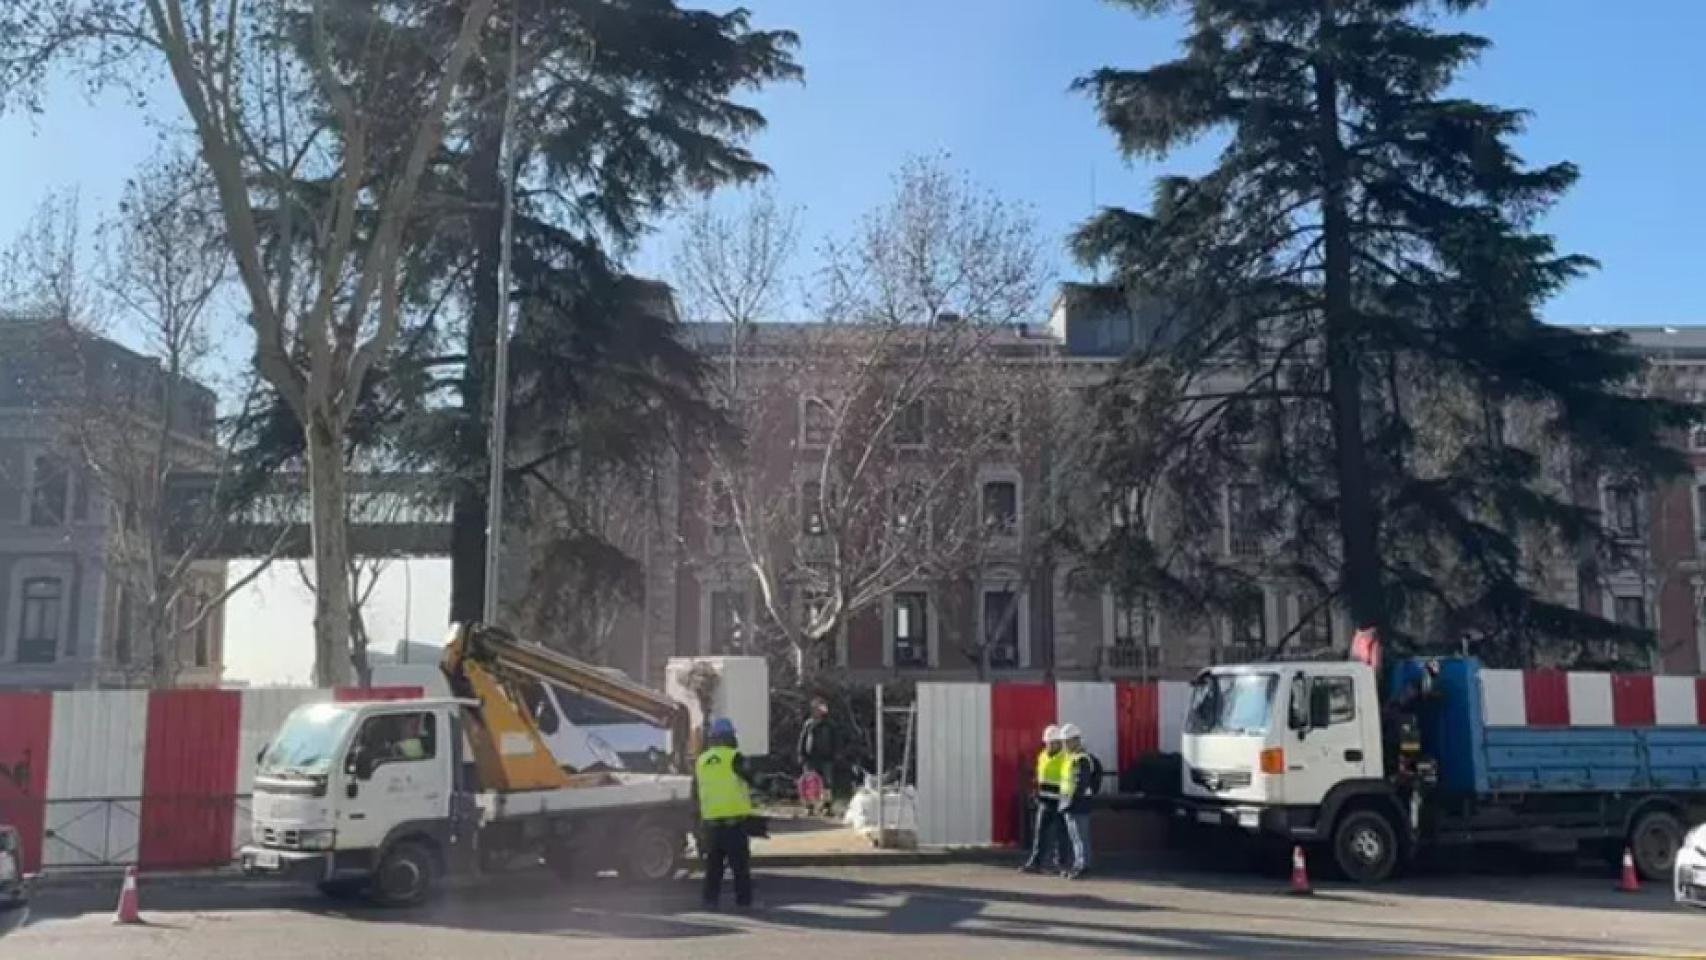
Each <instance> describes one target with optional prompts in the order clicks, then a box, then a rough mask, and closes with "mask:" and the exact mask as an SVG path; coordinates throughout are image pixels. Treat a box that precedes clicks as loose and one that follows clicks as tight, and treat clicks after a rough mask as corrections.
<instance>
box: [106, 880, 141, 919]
mask: <svg viewBox="0 0 1706 960" xmlns="http://www.w3.org/2000/svg"><path fill="white" fill-rule="evenodd" d="M138 911H139V906H138V904H137V902H136V868H135V867H126V868H124V887H123V889H121V890H120V891H119V894H118V910H117V911H115V912H114V913H113V922H114V923H141V922H142V914H141V913H140V912H138Z"/></svg>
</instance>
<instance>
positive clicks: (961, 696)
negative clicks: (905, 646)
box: [918, 683, 994, 847]
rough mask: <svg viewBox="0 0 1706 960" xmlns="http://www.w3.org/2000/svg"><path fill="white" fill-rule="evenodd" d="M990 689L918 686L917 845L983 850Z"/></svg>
mask: <svg viewBox="0 0 1706 960" xmlns="http://www.w3.org/2000/svg"><path fill="white" fill-rule="evenodd" d="M989 738H990V699H989V685H988V684H984V683H921V684H919V685H918V842H919V843H920V844H923V845H926V846H933V847H970V846H985V845H987V844H989V843H990V842H991V840H992V839H993V837H994V823H993V815H992V812H991V809H990V804H991V802H992V801H991V793H992V789H993V784H992V777H993V771H992V770H991V762H990V739H989Z"/></svg>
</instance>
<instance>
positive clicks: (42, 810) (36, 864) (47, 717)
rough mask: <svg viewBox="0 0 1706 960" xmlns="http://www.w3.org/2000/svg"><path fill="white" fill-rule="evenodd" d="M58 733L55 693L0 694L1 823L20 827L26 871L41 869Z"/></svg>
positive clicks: (32, 871) (33, 871) (31, 871)
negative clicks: (51, 754) (50, 764)
mask: <svg viewBox="0 0 1706 960" xmlns="http://www.w3.org/2000/svg"><path fill="white" fill-rule="evenodd" d="M52 731H53V694H51V693H8V694H4V695H0V823H6V824H10V825H12V826H13V827H16V828H17V830H18V833H19V835H20V837H21V838H22V840H23V855H24V863H23V867H24V872H25V873H35V872H36V871H37V870H40V869H41V844H42V832H43V830H44V829H45V827H46V819H47V758H48V752H49V750H50V749H51V745H52V739H51V738H52V736H53V732H52Z"/></svg>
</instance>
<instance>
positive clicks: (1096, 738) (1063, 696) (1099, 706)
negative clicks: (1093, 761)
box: [1054, 683, 1120, 773]
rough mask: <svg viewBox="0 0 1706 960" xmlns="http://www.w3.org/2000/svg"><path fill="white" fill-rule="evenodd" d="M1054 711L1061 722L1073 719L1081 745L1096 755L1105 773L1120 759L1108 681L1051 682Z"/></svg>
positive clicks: (1113, 701) (1115, 714)
mask: <svg viewBox="0 0 1706 960" xmlns="http://www.w3.org/2000/svg"><path fill="white" fill-rule="evenodd" d="M1054 696H1055V703H1056V707H1055V713H1056V714H1057V715H1059V717H1060V722H1061V723H1073V724H1077V725H1078V729H1080V730H1082V731H1083V732H1084V749H1086V750H1088V751H1090V752H1091V753H1093V754H1095V755H1096V758H1097V759H1099V760H1101V761H1102V766H1103V767H1104V768H1105V769H1106V770H1107V772H1109V773H1114V772H1115V771H1116V769H1117V767H1118V766H1119V759H1120V728H1119V707H1118V705H1117V703H1116V701H1117V699H1118V698H1117V696H1116V695H1115V693H1114V685H1113V684H1111V683H1059V684H1056V685H1055V691H1054Z"/></svg>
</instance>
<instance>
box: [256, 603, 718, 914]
mask: <svg viewBox="0 0 1706 960" xmlns="http://www.w3.org/2000/svg"><path fill="white" fill-rule="evenodd" d="M440 669H441V671H442V673H443V676H444V679H445V682H446V684H447V686H448V689H449V691H450V694H451V695H450V696H449V697H434V698H430V699H418V700H398V701H386V702H367V703H316V704H309V705H305V706H302V707H299V708H297V709H296V710H295V711H293V712H292V713H291V714H290V716H289V717H288V718H287V719H286V720H285V722H284V724H283V726H282V727H281V728H280V729H279V731H278V733H277V734H276V735H275V736H274V737H273V739H272V741H271V743H270V744H268V746H267V747H266V748H265V749H263V750H262V751H261V754H260V756H259V757H258V758H257V763H258V767H257V771H256V776H255V786H254V793H253V802H252V807H253V814H252V820H253V828H252V839H251V842H250V843H249V844H247V845H245V846H244V847H243V848H242V850H241V851H240V853H239V863H240V865H241V867H242V869H243V870H244V872H246V873H249V874H252V875H262V876H269V877H277V878H294V879H300V880H304V881H309V882H313V883H315V884H317V885H318V886H319V888H320V890H321V891H322V892H324V893H326V894H327V895H329V896H334V897H347V896H355V895H362V894H365V895H367V896H370V897H371V898H373V899H374V900H377V901H378V902H381V903H385V904H392V905H404V904H412V903H417V902H419V901H421V900H423V899H425V898H426V897H427V896H428V895H430V893H431V892H432V891H433V889H434V887H435V886H436V885H437V884H438V882H439V881H440V879H442V878H443V877H445V876H446V875H450V874H459V873H475V874H479V873H490V872H494V871H501V870H504V869H506V868H508V867H509V866H511V865H513V864H516V863H518V862H531V863H538V862H540V861H543V862H544V863H545V864H546V865H547V866H549V867H550V868H551V869H552V870H553V871H554V872H555V873H556V874H557V875H558V876H560V877H562V878H564V879H569V878H573V877H580V876H591V875H593V874H595V873H597V872H600V871H603V870H612V869H613V870H615V871H617V872H618V873H620V874H621V875H622V877H623V878H624V879H628V880H636V881H657V880H662V879H667V878H668V877H671V876H673V875H674V874H675V872H676V870H677V868H678V867H679V865H680V864H681V861H682V857H683V854H684V853H685V850H686V843H687V839H688V837H689V835H690V833H691V831H692V829H693V826H694V810H693V807H692V777H691V776H690V774H689V772H688V770H689V767H688V750H689V740H690V736H691V733H692V731H691V730H690V716H692V715H693V714H694V713H696V712H699V711H696V710H692V709H690V705H688V704H684V703H682V702H681V701H679V700H677V699H674V698H671V697H669V696H666V695H664V694H662V693H658V692H656V691H654V690H651V689H649V688H647V687H644V686H642V685H640V684H637V683H634V682H632V681H630V680H628V679H626V678H625V677H622V676H620V675H613V674H612V673H610V672H608V671H605V670H602V669H600V668H598V667H595V666H592V665H590V664H586V663H583V662H581V661H578V660H575V659H573V658H571V657H567V656H565V655H563V654H561V653H558V652H556V651H553V650H550V649H548V648H546V647H544V646H542V645H540V644H537V643H532V642H528V641H524V640H520V639H518V638H516V637H514V636H512V635H510V634H508V633H506V632H504V631H502V630H500V629H497V628H495V627H490V626H485V625H478V624H473V625H460V626H458V627H456V628H454V629H453V630H452V634H451V638H450V640H449V642H448V643H447V644H446V646H445V649H444V654H443V657H442V660H441V662H440ZM565 691H566V692H567V693H570V694H572V695H574V696H576V697H580V698H584V699H586V700H590V701H593V702H596V703H598V704H600V705H602V706H603V707H605V708H607V709H608V710H610V711H615V712H617V713H620V714H622V715H626V716H628V717H631V718H633V719H635V720H637V721H640V722H643V723H646V724H649V725H651V726H652V727H655V728H657V729H659V730H661V731H663V732H665V733H666V735H667V737H666V742H667V746H668V752H667V755H665V756H662V757H659V758H656V759H657V762H655V763H653V764H650V765H649V766H650V767H651V769H650V770H649V771H648V772H635V771H632V770H626V769H611V768H609V767H606V766H604V765H602V764H597V765H594V768H593V769H576V768H573V767H565V766H563V765H562V763H561V762H560V761H559V759H558V758H557V757H556V756H555V755H554V754H553V753H552V751H551V749H550V745H549V743H548V741H547V737H546V735H545V733H544V732H542V730H541V723H542V717H543V716H544V711H546V710H548V709H550V708H551V707H552V706H553V705H554V703H555V702H556V701H555V697H554V696H553V695H552V693H561V692H565ZM547 726H548V724H547Z"/></svg>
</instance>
